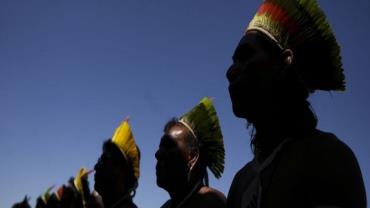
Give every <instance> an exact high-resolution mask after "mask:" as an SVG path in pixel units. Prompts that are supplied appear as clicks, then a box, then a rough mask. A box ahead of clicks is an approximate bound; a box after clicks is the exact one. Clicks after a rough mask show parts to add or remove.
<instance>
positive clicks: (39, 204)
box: [35, 186, 64, 208]
mask: <svg viewBox="0 0 370 208" xmlns="http://www.w3.org/2000/svg"><path fill="white" fill-rule="evenodd" d="M62 188H64V186H63V187H62ZM52 189H53V186H52V187H50V188H48V189H47V190H46V192H45V193H44V194H42V195H41V196H39V197H38V198H37V199H36V206H35V207H36V208H62V205H61V201H60V199H61V196H57V194H58V192H59V194H60V191H59V190H60V189H59V190H58V192H57V193H51V190H52Z"/></svg>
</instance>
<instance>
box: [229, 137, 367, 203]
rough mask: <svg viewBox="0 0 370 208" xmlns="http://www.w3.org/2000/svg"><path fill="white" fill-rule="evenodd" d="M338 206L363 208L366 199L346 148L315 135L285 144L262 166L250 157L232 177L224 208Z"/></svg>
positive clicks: (334, 141)
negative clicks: (250, 159)
mask: <svg viewBox="0 0 370 208" xmlns="http://www.w3.org/2000/svg"><path fill="white" fill-rule="evenodd" d="M325 205H326V206H338V207H343V208H345V207H348V208H365V207H366V195H365V188H364V183H363V179H362V175H361V171H360V168H359V165H358V162H357V160H356V158H355V156H354V154H353V152H352V151H351V149H350V148H349V147H348V146H347V145H345V144H344V143H343V142H341V141H340V140H338V139H337V137H336V136H335V135H333V134H330V133H325V132H322V131H319V130H315V131H314V132H313V133H312V134H311V135H309V136H306V137H303V138H294V139H291V140H289V139H287V140H285V141H284V142H283V143H282V144H281V145H280V146H279V147H277V148H276V149H275V151H274V152H273V153H272V154H271V155H270V156H269V157H267V159H265V160H264V161H263V162H259V159H258V158H256V157H255V158H254V159H253V160H252V161H251V162H249V163H248V164H247V165H245V166H244V167H243V168H242V169H241V170H239V171H238V173H237V174H236V175H235V177H234V180H233V183H232V185H231V188H230V191H229V194H228V198H227V207H228V208H272V207H273V208H280V207H282V208H283V207H284V208H289V207H315V206H325Z"/></svg>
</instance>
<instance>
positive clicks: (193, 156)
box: [188, 153, 199, 170]
mask: <svg viewBox="0 0 370 208" xmlns="http://www.w3.org/2000/svg"><path fill="white" fill-rule="evenodd" d="M198 158H199V153H194V154H190V160H189V162H188V167H189V169H190V170H191V169H193V167H194V166H195V164H196V163H197V161H198Z"/></svg>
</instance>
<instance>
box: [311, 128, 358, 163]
mask: <svg viewBox="0 0 370 208" xmlns="http://www.w3.org/2000/svg"><path fill="white" fill-rule="evenodd" d="M306 145H307V148H308V152H309V154H311V155H316V156H320V157H321V158H322V157H323V156H328V155H342V156H347V157H354V154H353V152H352V150H351V148H350V147H349V146H348V145H347V144H345V143H344V142H343V141H341V140H340V139H338V137H337V136H336V135H334V134H333V133H330V132H324V131H321V130H315V132H314V133H313V134H311V135H310V136H309V137H308V138H307V139H306Z"/></svg>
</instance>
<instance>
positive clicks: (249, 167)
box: [234, 160, 255, 180]
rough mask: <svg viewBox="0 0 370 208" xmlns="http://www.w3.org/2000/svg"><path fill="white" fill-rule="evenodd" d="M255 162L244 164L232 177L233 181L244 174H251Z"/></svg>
mask: <svg viewBox="0 0 370 208" xmlns="http://www.w3.org/2000/svg"><path fill="white" fill-rule="evenodd" d="M254 163H255V161H254V160H252V161H250V162H248V163H247V164H245V165H244V166H243V167H242V168H241V169H240V170H238V172H236V174H235V176H234V180H235V179H237V178H240V177H243V178H244V177H245V175H246V174H252V173H254V172H255V169H254V168H253V166H254Z"/></svg>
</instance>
